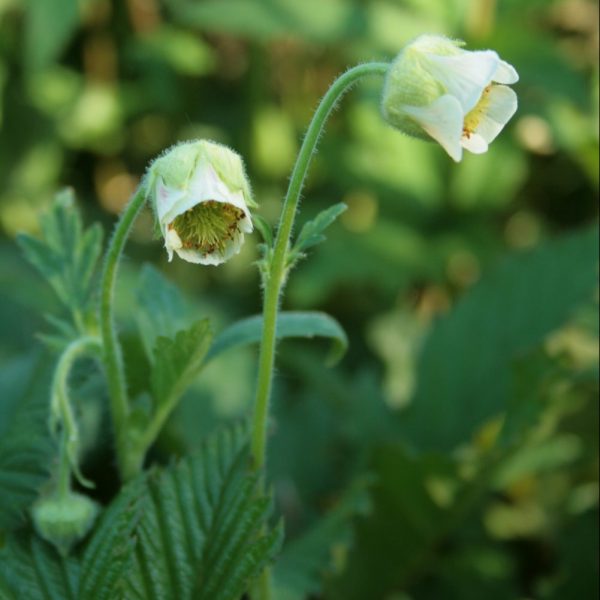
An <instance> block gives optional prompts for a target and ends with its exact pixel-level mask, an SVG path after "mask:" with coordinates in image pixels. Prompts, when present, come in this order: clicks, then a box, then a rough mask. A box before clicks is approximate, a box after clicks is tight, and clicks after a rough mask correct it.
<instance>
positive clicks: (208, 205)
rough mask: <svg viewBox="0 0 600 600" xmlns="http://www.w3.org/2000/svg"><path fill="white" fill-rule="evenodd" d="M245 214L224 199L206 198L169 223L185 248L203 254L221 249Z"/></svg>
mask: <svg viewBox="0 0 600 600" xmlns="http://www.w3.org/2000/svg"><path fill="white" fill-rule="evenodd" d="M244 216H245V214H244V211H243V210H242V209H241V208H237V206H234V205H233V204H227V203H225V202H217V201H216V200H207V201H206V202H202V203H200V204H196V206H194V207H193V208H190V209H189V210H186V211H185V212H184V213H182V214H181V215H179V216H178V217H176V218H175V219H174V220H173V222H172V223H169V226H168V227H169V229H174V230H175V231H176V232H177V235H178V236H179V238H180V239H181V245H182V247H183V248H185V249H187V250H199V251H200V252H202V253H204V254H212V253H213V252H218V253H223V252H224V251H225V247H226V246H227V243H228V242H229V241H232V240H233V238H234V236H235V235H236V234H237V233H238V232H239V227H238V225H239V222H240V221H241V220H242V219H243V218H244Z"/></svg>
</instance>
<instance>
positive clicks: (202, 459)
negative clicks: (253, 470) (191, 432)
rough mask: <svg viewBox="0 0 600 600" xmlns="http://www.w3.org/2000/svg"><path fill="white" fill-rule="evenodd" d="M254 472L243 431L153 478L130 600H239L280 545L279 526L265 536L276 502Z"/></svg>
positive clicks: (132, 571)
mask: <svg viewBox="0 0 600 600" xmlns="http://www.w3.org/2000/svg"><path fill="white" fill-rule="evenodd" d="M248 465H249V454H248V448H247V436H246V433H245V428H242V427H238V428H236V429H232V430H225V431H223V432H221V433H220V434H218V435H217V436H215V437H214V438H212V439H211V440H209V441H208V442H207V443H206V444H205V445H204V447H203V448H202V450H201V452H200V453H198V454H196V455H194V456H191V457H188V458H186V459H184V460H182V461H181V462H180V463H179V464H178V465H176V466H175V467H173V468H171V469H168V470H164V471H155V472H154V473H153V474H151V476H150V478H149V480H148V491H147V504H146V506H145V508H144V513H143V515H142V518H141V520H140V524H139V527H138V528H137V530H136V535H137V536H138V544H137V547H136V552H135V560H134V564H133V565H132V567H131V569H130V571H129V574H128V576H127V589H128V591H127V597H128V598H131V599H134V598H140V599H143V600H149V599H153V598H156V599H159V598H160V599H164V600H169V599H171V598H172V599H173V600H185V599H186V598H194V599H196V600H209V599H210V600H238V598H239V597H240V596H241V595H242V594H243V593H244V592H245V591H246V590H247V587H248V585H249V583H250V581H251V580H252V579H253V578H254V577H256V576H257V575H258V574H259V573H260V572H261V570H262V569H263V567H264V566H265V565H266V564H267V563H268V562H270V561H271V560H272V559H273V557H274V554H275V553H276V552H277V549H278V548H279V545H280V543H281V530H280V528H279V527H277V528H275V529H274V530H267V529H266V524H265V522H266V518H267V516H268V513H269V504H270V503H269V500H268V498H266V497H265V496H263V495H261V494H260V493H258V491H257V487H256V484H257V478H256V476H255V475H251V474H248Z"/></svg>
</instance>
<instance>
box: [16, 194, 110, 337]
mask: <svg viewBox="0 0 600 600" xmlns="http://www.w3.org/2000/svg"><path fill="white" fill-rule="evenodd" d="M41 229H42V238H41V239H37V238H34V237H32V236H29V235H27V234H21V235H19V236H18V237H17V242H18V243H19V245H20V247H21V249H22V251H23V253H24V255H25V257H26V258H27V260H29V262H30V263H31V264H32V265H33V266H34V267H36V269H37V270H38V271H39V272H40V274H41V275H42V276H43V277H45V278H46V280H47V281H48V283H49V284H50V285H51V287H52V289H53V290H54V292H55V293H56V295H57V296H58V298H59V299H60V301H61V302H62V303H63V304H64V305H65V306H66V307H67V308H68V309H69V310H70V311H71V313H72V316H73V318H74V320H75V324H76V325H78V326H79V327H80V328H81V327H82V326H83V323H82V322H81V321H82V320H83V319H85V318H86V317H88V316H89V315H90V314H93V310H94V306H93V300H94V299H93V293H94V289H95V288H94V285H93V283H94V282H93V275H94V272H95V269H96V266H97V263H98V258H99V256H100V252H101V250H102V229H101V227H100V225H99V224H95V225H92V226H91V227H89V228H88V229H87V230H85V231H84V230H83V226H82V222H81V216H80V214H79V212H78V210H77V208H76V207H75V200H74V197H73V192H72V190H70V189H65V190H63V191H62V192H59V193H58V194H57V195H56V197H55V200H54V204H53V206H52V209H51V210H50V212H49V213H48V214H46V215H44V216H43V217H42V219H41ZM78 321H79V322H78Z"/></svg>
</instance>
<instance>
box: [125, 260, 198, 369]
mask: <svg viewBox="0 0 600 600" xmlns="http://www.w3.org/2000/svg"><path fill="white" fill-rule="evenodd" d="M136 301H137V304H138V310H137V311H136V320H137V325H138V330H139V332H140V337H141V339H142V343H143V345H144V350H145V351H146V355H147V356H148V360H150V361H153V360H154V353H153V351H154V346H155V344H156V339H157V338H158V337H161V336H162V337H170V336H172V335H173V334H174V333H175V332H176V331H178V330H180V329H183V328H184V327H185V326H186V325H187V324H188V323H189V321H188V318H187V317H188V315H189V313H190V311H189V307H188V306H187V304H186V301H185V299H184V297H183V295H182V294H181V292H180V291H179V288H178V287H177V286H175V285H173V284H172V283H171V282H170V281H169V280H167V279H166V278H165V277H164V276H163V275H162V274H161V273H160V272H159V271H157V270H156V269H155V268H154V267H153V266H152V265H150V264H145V265H144V266H143V267H142V270H141V273H140V277H139V280H138V285H137V288H136Z"/></svg>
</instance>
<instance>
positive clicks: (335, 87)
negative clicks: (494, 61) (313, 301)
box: [252, 62, 389, 470]
mask: <svg viewBox="0 0 600 600" xmlns="http://www.w3.org/2000/svg"><path fill="white" fill-rule="evenodd" d="M388 67H389V64H388V63H380V62H373V63H365V64H362V65H358V66H356V67H354V68H352V69H349V70H348V71H346V72H345V73H343V74H342V75H340V76H339V77H338V78H337V79H336V80H335V81H334V82H333V84H332V85H331V87H330V88H329V90H328V91H327V93H326V94H325V96H323V98H322V100H321V102H320V104H319V106H318V108H317V110H316V112H315V114H314V116H313V119H312V121H311V123H310V125H309V127H308V130H307V132H306V136H305V137H304V141H303V143H302V147H301V148H300V152H299V153H298V157H297V159H296V164H295V166H294V170H293V171H292V176H291V178H290V183H289V186H288V190H287V193H286V196H285V200H284V204H283V209H282V212H281V217H280V220H279V227H278V230H277V236H276V238H275V242H274V247H273V254H272V258H271V261H270V265H269V269H268V272H267V277H266V278H265V279H266V281H265V292H264V299H263V332H262V340H261V344H260V357H259V366H258V381H257V387H256V399H255V404H254V416H253V425H252V456H253V460H254V467H255V468H256V469H257V470H259V469H262V468H263V467H264V465H265V458H266V437H267V425H268V414H269V399H270V396H271V387H272V380H273V367H274V364H275V340H276V331H277V311H278V309H279V302H280V297H281V292H282V289H283V286H284V284H285V279H286V271H287V258H288V256H287V255H288V249H289V244H290V236H291V233H292V228H293V226H294V219H295V216H296V211H297V209H298V201H299V199H300V193H301V192H302V187H303V185H304V180H305V179H306V174H307V172H308V168H309V166H310V163H311V160H312V157H313V155H314V153H315V150H316V147H317V143H318V141H319V137H320V135H321V132H322V130H323V128H324V126H325V123H326V122H327V118H328V117H329V115H330V114H331V111H332V110H333V108H334V106H335V105H336V103H337V102H338V101H339V99H340V98H341V97H342V96H343V95H344V94H345V93H346V92H347V91H348V89H349V88H350V87H352V86H353V85H354V84H355V83H356V82H357V81H358V80H359V79H362V78H363V77H367V76H370V75H385V74H386V72H387V70H388Z"/></svg>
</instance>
